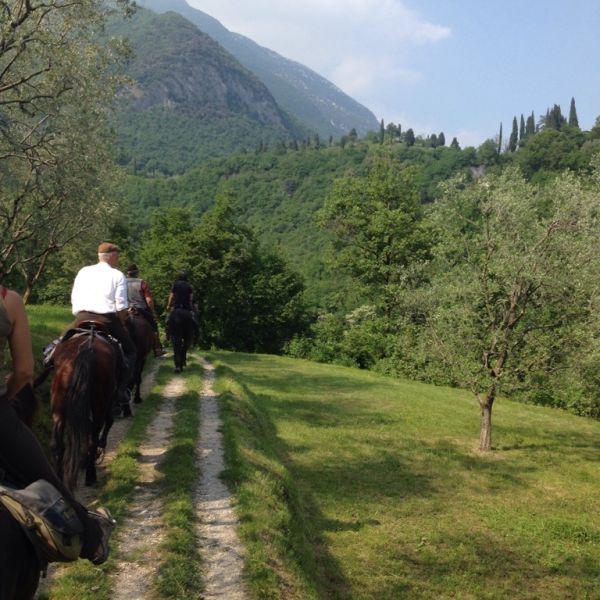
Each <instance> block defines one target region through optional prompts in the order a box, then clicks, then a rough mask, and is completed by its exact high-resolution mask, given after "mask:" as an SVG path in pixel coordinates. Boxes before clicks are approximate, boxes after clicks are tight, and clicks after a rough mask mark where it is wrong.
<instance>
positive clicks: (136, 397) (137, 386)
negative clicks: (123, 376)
mask: <svg viewBox="0 0 600 600" xmlns="http://www.w3.org/2000/svg"><path fill="white" fill-rule="evenodd" d="M145 364H146V359H145V358H143V359H142V360H141V362H140V365H139V369H138V370H137V371H136V374H135V395H134V397H133V401H134V402H135V403H136V404H141V402H142V396H141V394H140V387H141V386H142V373H143V371H144V365H145Z"/></svg>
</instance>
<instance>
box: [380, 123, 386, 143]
mask: <svg viewBox="0 0 600 600" xmlns="http://www.w3.org/2000/svg"><path fill="white" fill-rule="evenodd" d="M384 138H385V127H384V125H383V119H381V123H380V124H379V143H380V144H383V140H384Z"/></svg>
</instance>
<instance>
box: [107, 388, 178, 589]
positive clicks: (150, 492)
mask: <svg viewBox="0 0 600 600" xmlns="http://www.w3.org/2000/svg"><path fill="white" fill-rule="evenodd" d="M184 393H185V381H184V379H183V377H181V376H178V377H174V378H173V379H171V380H170V381H169V383H168V384H167V385H166V386H165V389H164V392H163V396H164V402H163V404H162V406H161V408H160V410H159V413H158V414H157V416H156V417H155V419H154V421H153V422H152V423H151V425H150V427H149V430H148V435H147V438H146V440H145V441H144V443H143V444H142V445H141V446H140V450H139V452H140V455H139V458H138V462H139V463H140V467H141V473H140V481H139V483H138V485H137V486H136V490H135V493H134V496H133V499H132V502H131V507H130V510H129V514H128V516H127V518H126V519H125V521H124V522H123V523H122V524H121V525H120V526H119V528H118V537H117V539H116V540H115V541H117V543H118V544H119V557H120V558H119V560H118V561H117V563H116V575H115V577H114V579H113V586H112V588H113V590H114V591H113V596H112V600H144V599H145V598H147V596H148V591H149V589H150V587H151V585H152V583H153V581H154V577H155V575H156V572H157V569H158V566H159V564H160V560H159V549H160V544H161V542H162V540H163V537H164V536H163V528H162V521H161V513H162V501H161V498H160V496H159V487H158V477H157V475H158V471H157V469H158V467H159V466H160V464H161V463H162V461H163V459H164V456H165V454H166V452H167V449H168V446H169V438H170V434H171V429H172V426H173V416H174V414H175V400H176V399H177V398H178V397H180V396H182V395H183V394H184Z"/></svg>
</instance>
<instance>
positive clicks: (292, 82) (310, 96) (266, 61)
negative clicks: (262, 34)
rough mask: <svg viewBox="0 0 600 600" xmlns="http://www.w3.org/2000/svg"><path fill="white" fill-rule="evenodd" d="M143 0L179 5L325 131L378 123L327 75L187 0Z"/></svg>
mask: <svg viewBox="0 0 600 600" xmlns="http://www.w3.org/2000/svg"><path fill="white" fill-rule="evenodd" d="M140 4H141V5H142V6H145V7H147V8H149V9H151V10H154V11H156V12H165V11H169V10H172V11H175V12H177V13H179V14H181V15H183V16H184V17H185V18H186V19H188V20H189V21H191V22H192V23H194V24H195V25H197V26H198V28H199V29H200V30H202V31H204V32H205V33H207V34H208V35H210V36H211V37H212V38H214V39H215V40H217V41H218V42H219V43H220V44H221V45H222V46H223V47H224V48H226V49H227V50H228V51H229V52H231V54H232V55H233V56H235V57H236V58H237V59H238V60H239V61H240V63H242V64H243V65H244V66H245V67H246V68H248V69H249V70H250V71H252V72H253V73H254V74H255V75H256V76H257V77H258V78H259V79H260V80H261V81H262V82H264V84H265V85H266V86H267V87H268V88H269V91H270V92H271V93H272V94H273V96H274V97H275V99H276V100H277V102H278V104H279V105H280V106H281V107H282V108H283V109H284V110H286V111H287V112H289V113H290V114H291V115H293V116H294V117H295V118H296V119H297V120H298V121H300V122H301V123H303V124H304V125H306V126H307V127H309V128H310V129H314V130H315V131H317V132H318V133H319V135H320V136H321V137H324V138H328V137H329V136H330V135H332V136H334V137H336V138H339V137H341V136H342V135H345V134H347V133H348V132H349V131H350V130H351V129H352V128H354V129H356V131H357V132H358V133H359V135H364V134H366V133H367V132H368V131H374V130H376V129H377V128H378V126H379V123H378V121H377V119H376V118H375V115H373V113H372V112H371V111H370V110H368V109H367V108H365V107H364V106H363V105H362V104H359V103H358V102H356V101H355V100H354V99H352V98H350V97H349V96H348V95H347V94H345V93H344V92H342V90H340V89H339V88H338V87H336V86H335V85H334V84H333V83H331V82H330V81H328V80H327V79H325V78H324V77H322V76H321V75H318V74H317V73H315V72H314V71H312V70H311V69H309V68H307V67H305V66H304V65H301V64H300V63H297V62H295V61H292V60H289V59H287V58H284V57H283V56H281V55H279V54H277V53H276V52H273V51H272V50H269V49H267V48H264V47H262V46H259V45H258V44H257V43H255V42H253V41H252V40H251V39H248V38H247V37H245V36H243V35H239V34H236V33H232V32H231V31H229V30H228V29H226V28H225V27H223V25H221V23H220V22H219V21H217V20H216V19H214V18H213V17H211V16H209V15H207V14H206V13H203V12H202V11H200V10H197V9H195V8H192V7H191V6H189V5H188V4H187V3H186V2H185V0H141V2H140Z"/></svg>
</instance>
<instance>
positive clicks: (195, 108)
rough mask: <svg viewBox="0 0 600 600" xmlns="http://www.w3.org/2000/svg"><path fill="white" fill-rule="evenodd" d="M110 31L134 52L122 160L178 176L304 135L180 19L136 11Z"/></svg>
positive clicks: (124, 101)
mask: <svg viewBox="0 0 600 600" xmlns="http://www.w3.org/2000/svg"><path fill="white" fill-rule="evenodd" d="M109 33H110V34H111V35H119V36H123V37H125V38H127V39H128V41H129V44H130V46H131V48H132V58H131V61H130V62H129V64H128V67H127V74H128V76H129V79H130V83H129V85H127V86H126V87H125V89H124V90H123V94H122V97H121V102H120V112H119V115H118V126H117V131H118V133H119V136H120V139H121V147H122V150H121V156H120V161H121V162H122V163H124V164H127V163H134V162H135V165H136V168H140V165H141V168H142V170H145V169H146V167H145V165H147V163H149V162H150V163H151V165H152V169H151V170H158V171H164V172H167V173H170V172H182V171H183V170H185V169H186V168H189V167H190V166H192V165H193V164H196V163H197V162H198V161H202V160H205V159H206V158H210V157H212V156H219V155H223V154H228V153H231V152H234V151H239V150H240V149H243V148H246V149H253V148H256V147H257V146H258V145H259V144H261V143H263V142H264V143H275V142H277V141H281V140H284V141H288V140H292V139H302V138H304V137H306V136H307V135H309V132H308V131H307V130H306V129H305V128H303V127H302V126H300V125H298V124H297V123H296V122H295V121H294V119H293V118H291V117H290V116H289V115H288V114H286V113H285V112H284V111H283V110H282V109H281V108H280V107H279V106H278V104H277V102H276V101H275V99H274V98H273V96H272V95H271V93H270V92H269V90H268V89H267V87H266V86H265V85H264V84H263V83H262V82H261V81H260V80H259V79H258V78H257V77H256V76H255V75H253V74H252V73H251V72H250V71H248V70H247V69H246V68H244V67H243V66H242V65H241V64H240V63H239V62H238V61H237V60H236V59H235V58H234V57H233V56H231V55H230V54H229V53H228V52H227V51H226V50H225V49H223V48H222V47H221V46H220V45H219V44H218V43H217V42H216V41H214V40H213V39H212V38H211V37H209V36H208V35H206V34H205V33H203V32H201V31H200V30H199V29H198V28H197V27H196V26H195V25H193V24H192V23H190V22H189V21H187V20H186V19H184V18H183V17H182V16H180V15H178V14H176V13H173V12H168V13H165V14H160V15H159V14H156V13H154V12H151V11H149V10H145V9H139V10H138V11H137V12H136V14H135V15H134V17H133V18H132V19H131V20H129V21H126V22H125V23H119V24H115V25H114V27H113V28H112V29H111V30H110V32H109ZM166 153H169V154H168V155H167V154H166ZM146 170H147V169H146Z"/></svg>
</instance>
